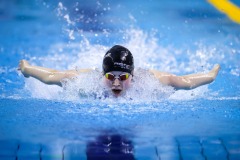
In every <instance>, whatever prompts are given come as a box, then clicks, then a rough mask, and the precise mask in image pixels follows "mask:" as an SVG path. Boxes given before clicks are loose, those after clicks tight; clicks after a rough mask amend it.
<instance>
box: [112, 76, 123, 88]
mask: <svg viewBox="0 0 240 160" xmlns="http://www.w3.org/2000/svg"><path fill="white" fill-rule="evenodd" d="M113 86H114V87H119V86H121V83H120V80H119V79H118V78H116V79H114V81H113Z"/></svg>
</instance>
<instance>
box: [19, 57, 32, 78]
mask: <svg viewBox="0 0 240 160" xmlns="http://www.w3.org/2000/svg"><path fill="white" fill-rule="evenodd" d="M29 66H30V64H29V63H28V61H26V60H21V61H20V62H19V66H18V70H19V71H21V72H22V74H23V75H24V77H26V78H28V77H29V75H28V74H27V71H26V69H27V68H28V67H29Z"/></svg>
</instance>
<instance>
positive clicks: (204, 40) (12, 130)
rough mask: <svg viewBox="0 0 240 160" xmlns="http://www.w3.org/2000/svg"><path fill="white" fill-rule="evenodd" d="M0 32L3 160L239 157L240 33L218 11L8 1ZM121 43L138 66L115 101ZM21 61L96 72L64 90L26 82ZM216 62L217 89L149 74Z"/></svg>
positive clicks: (185, 4) (200, 68)
mask: <svg viewBox="0 0 240 160" xmlns="http://www.w3.org/2000/svg"><path fill="white" fill-rule="evenodd" d="M231 2H232V3H233V4H235V5H236V6H240V1H238V0H231ZM238 8H239V7H238ZM0 24H1V25H0V35H1V36H0V74H1V77H0V117H1V118H0V159H27V160H28V159H87V156H89V155H101V156H102V157H103V156H104V154H106V153H108V154H115V156H117V155H118V156H119V157H120V155H121V154H125V155H129V157H134V158H135V159H142V160H145V159H146V160H148V159H149V160H151V159H154V160H155V159H161V160H163V159H170V160H172V159H181V160H182V159H187V160H188V159H231V160H232V159H234V160H235V159H236V160H237V159H240V125H239V124H240V97H239V95H240V79H239V75H240V63H239V62H240V27H239V24H238V23H236V22H234V21H232V20H231V19H229V17H228V16H227V15H225V14H223V13H222V12H220V11H218V10H217V9H216V8H215V7H214V6H212V5H211V4H210V3H208V1H200V0H195V1H187V0H184V1H181V2H180V1H179V2H178V1H167V0H162V1H158V0H145V1H143V0H142V1H114V2H113V1H108V0H100V1H89V2H87V3H86V2H85V1H83V0H62V1H44V0H33V1H30V0H13V1H7V0H2V1H0ZM115 44H121V45H123V46H126V47H127V48H129V50H130V51H131V52H132V53H133V56H134V60H135V67H136V70H135V75H134V78H135V80H134V83H133V86H132V87H131V88H130V89H129V90H128V92H127V93H125V94H124V95H123V96H122V97H120V98H117V99H116V98H114V97H111V96H109V97H105V96H104V95H105V91H104V86H103V85H102V83H99V81H101V63H102V58H103V55H104V53H105V52H106V51H107V50H108V49H109V48H110V47H111V46H113V45H115ZM21 59H27V60H28V61H29V62H30V63H31V64H33V65H40V66H45V67H49V68H54V69H59V70H66V69H74V68H77V69H78V68H94V69H96V71H94V72H91V73H90V74H83V75H82V76H80V77H79V78H77V79H74V80H70V81H69V82H68V83H67V85H66V86H64V89H62V88H60V87H58V86H48V85H45V84H42V83H41V82H39V81H37V80H35V79H33V78H24V77H23V76H22V75H21V74H20V73H19V72H18V71H17V67H18V62H19V60H21ZM214 64H220V65H221V70H220V72H219V75H218V76H217V78H216V80H215V81H214V82H213V83H211V84H209V85H205V86H202V87H199V88H196V89H193V90H187V91H184V90H179V91H175V90H174V89H173V88H171V87H167V86H162V85H161V84H159V83H158V82H157V81H156V80H155V79H154V78H153V77H152V76H151V75H149V74H148V73H147V72H146V69H149V68H151V69H158V70H161V71H165V72H171V73H174V74H177V75H183V74H190V73H196V72H207V71H209V70H210V69H211V68H212V67H213V66H214ZM86 77H87V78H86ZM80 91H81V92H80ZM106 137H107V138H106ZM106 141H107V142H106ZM106 143H107V145H105V144H106ZM110 143H111V145H108V144H110ZM102 144H103V145H102ZM119 144H121V145H119ZM111 147H112V148H111ZM116 148H117V149H116ZM119 148H120V150H118V149H119ZM112 150H113V151H115V153H111V152H110V151H112ZM96 151H99V152H98V153H96ZM129 157H128V158H129ZM88 158H89V157H88ZM89 159H90V158H89ZM97 159H100V158H99V157H98V158H97ZM125 159H127V158H125Z"/></svg>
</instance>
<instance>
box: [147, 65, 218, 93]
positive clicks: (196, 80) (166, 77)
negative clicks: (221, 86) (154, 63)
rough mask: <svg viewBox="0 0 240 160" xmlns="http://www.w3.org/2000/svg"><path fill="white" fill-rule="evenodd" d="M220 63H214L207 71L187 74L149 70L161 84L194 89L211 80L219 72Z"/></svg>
mask: <svg viewBox="0 0 240 160" xmlns="http://www.w3.org/2000/svg"><path fill="white" fill-rule="evenodd" d="M219 69H220V65H218V64H217V65H215V66H214V68H213V69H212V70H211V71H209V72H208V73H197V74H189V75H184V76H176V75H174V74H170V73H166V72H159V71H157V70H150V72H152V73H153V74H154V76H155V77H156V78H158V79H159V80H160V82H161V83H162V84H165V85H169V86H172V87H174V88H175V89H186V90H188V89H194V88H196V87H199V86H202V85H205V84H209V83H211V82H213V81H214V80H215V78H216V76H217V74H218V72H219Z"/></svg>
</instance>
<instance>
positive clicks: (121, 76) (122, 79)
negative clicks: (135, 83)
mask: <svg viewBox="0 0 240 160" xmlns="http://www.w3.org/2000/svg"><path fill="white" fill-rule="evenodd" d="M128 77H129V74H128V73H126V74H121V75H120V76H119V78H120V80H121V81H125V80H127V79H128Z"/></svg>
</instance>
